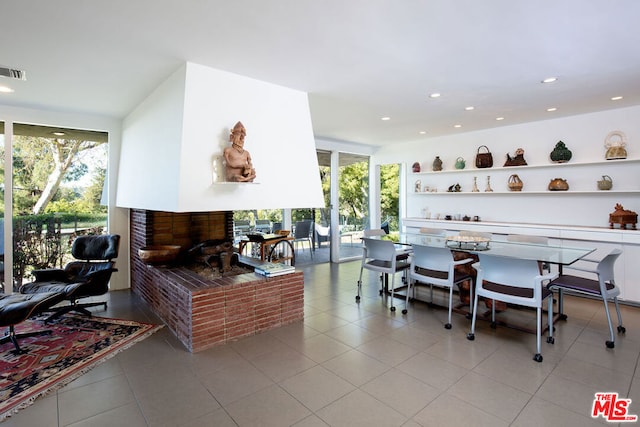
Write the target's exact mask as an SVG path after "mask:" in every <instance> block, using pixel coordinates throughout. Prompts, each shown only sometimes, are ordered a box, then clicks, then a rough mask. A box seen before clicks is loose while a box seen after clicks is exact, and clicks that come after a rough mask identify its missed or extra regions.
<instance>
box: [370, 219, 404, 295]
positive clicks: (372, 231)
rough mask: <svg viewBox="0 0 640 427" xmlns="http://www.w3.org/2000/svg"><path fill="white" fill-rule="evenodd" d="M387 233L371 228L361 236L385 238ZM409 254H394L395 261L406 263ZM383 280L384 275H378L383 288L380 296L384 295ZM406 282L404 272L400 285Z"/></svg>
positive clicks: (380, 229)
mask: <svg viewBox="0 0 640 427" xmlns="http://www.w3.org/2000/svg"><path fill="white" fill-rule="evenodd" d="M387 234H388V233H387V232H386V231H384V230H383V229H382V228H371V229H369V230H363V231H362V236H363V237H380V236H386V235H387ZM409 255H410V254H409V253H408V252H404V253H400V254H396V260H397V261H406V260H407V259H409ZM384 278H385V275H384V274H381V275H380V281H381V282H382V284H383V286H382V287H381V288H380V295H382V294H383V293H384ZM407 280H408V278H407V275H406V270H405V272H404V274H403V275H402V283H406V282H407Z"/></svg>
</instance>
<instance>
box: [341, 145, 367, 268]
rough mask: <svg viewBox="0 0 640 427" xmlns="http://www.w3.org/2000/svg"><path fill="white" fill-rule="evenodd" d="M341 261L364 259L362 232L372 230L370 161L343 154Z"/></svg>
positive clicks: (358, 156) (363, 157)
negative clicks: (369, 227) (370, 224)
mask: <svg viewBox="0 0 640 427" xmlns="http://www.w3.org/2000/svg"><path fill="white" fill-rule="evenodd" d="M338 158H339V160H338V164H339V170H338V212H339V215H340V216H339V224H340V260H347V259H353V258H358V257H361V256H362V243H361V241H360V237H362V231H363V230H364V229H365V228H368V226H369V157H368V156H362V155H356V154H348V153H339V157H338Z"/></svg>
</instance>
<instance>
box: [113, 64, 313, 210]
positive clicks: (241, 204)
mask: <svg viewBox="0 0 640 427" xmlns="http://www.w3.org/2000/svg"><path fill="white" fill-rule="evenodd" d="M238 121H241V122H242V123H243V124H244V126H245V128H246V130H247V134H246V137H245V145H244V148H245V149H246V150H248V151H249V152H250V153H251V157H252V159H253V165H254V167H255V169H256V174H257V176H256V179H255V181H254V182H253V183H226V182H222V181H223V180H224V170H223V165H222V152H223V150H224V148H226V147H227V146H229V145H230V143H229V134H230V129H231V128H232V127H233V126H234V125H235V124H236V122H238ZM116 205H117V206H119V207H125V208H138V209H150V210H158V211H166V212H204V211H218V210H244V209H279V208H313V207H323V206H324V199H323V196H322V187H321V183H320V174H319V171H318V160H317V156H316V152H315V141H314V138H313V130H312V125H311V115H310V111H309V102H308V99H307V94H306V93H304V92H300V91H296V90H292V89H288V88H284V87H282V86H277V85H274V84H271V83H266V82H262V81H258V80H255V79H250V78H247V77H243V76H239V75H237V74H231V73H227V72H223V71H220V70H215V69H212V68H208V67H204V66H201V65H198V64H193V63H186V64H185V65H184V66H182V67H181V68H180V69H179V70H178V71H176V72H175V73H174V74H173V75H172V76H171V77H169V78H168V79H167V80H166V81H165V82H164V83H163V84H161V85H160V86H159V87H158V88H157V89H156V90H155V91H154V92H153V93H152V94H151V95H150V96H149V97H147V99H145V100H144V101H143V102H142V103H141V104H140V105H139V106H138V107H137V108H136V109H135V110H134V111H133V112H132V113H131V114H130V115H129V116H127V118H126V119H125V120H124V123H123V134H122V148H121V153H120V164H119V175H118V190H117V198H116Z"/></svg>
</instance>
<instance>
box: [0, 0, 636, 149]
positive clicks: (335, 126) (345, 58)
mask: <svg viewBox="0 0 640 427" xmlns="http://www.w3.org/2000/svg"><path fill="white" fill-rule="evenodd" d="M0 16H2V32H3V37H2V38H0V66H8V67H12V68H19V69H22V70H24V71H26V75H27V80H26V81H18V80H12V79H8V78H2V77H0V85H10V86H11V87H12V88H13V89H15V92H14V93H11V94H0V104H6V105H15V106H24V107H31V108H39V109H55V110H61V111H71V112H74V111H78V112H82V113H89V114H99V115H107V116H113V117H118V118H121V117H124V116H126V115H127V113H128V112H130V111H131V110H132V109H133V108H134V107H135V106H136V105H137V104H138V103H139V102H140V101H141V100H142V99H144V97H145V96H146V95H148V94H149V93H150V92H151V91H152V90H153V89H154V88H155V87H156V86H157V85H158V84H159V83H160V82H161V81H163V80H164V79H166V78H167V77H168V76H169V75H170V74H171V73H172V72H174V71H175V70H176V69H178V67H179V66H180V65H181V64H183V63H184V62H185V61H191V62H195V63H198V64H202V65H206V66H210V67H213V68H218V69H221V70H226V71H231V72H235V73H237V74H241V75H245V76H249V77H253V78H256V79H259V80H264V81H268V82H272V83H275V84H280V85H283V86H286V87H290V88H294V89H298V90H301V91H305V92H308V93H309V99H310V105H311V112H312V120H313V126H314V133H315V134H316V136H317V137H324V138H329V139H337V140H343V141H351V142H358V143H365V144H374V145H385V144H391V143H395V142H403V141H411V140H419V139H423V138H424V139H426V138H430V137H434V136H439V135H447V134H452V133H459V132H468V131H473V130H478V129H484V128H490V127H495V126H505V125H512V124H515V123H522V122H527V121H534V120H544V119H548V118H555V117H560V116H567V115H575V114H581V113H586V112H593V111H601V110H606V109H611V108H620V107H626V106H631V105H638V104H640V48H639V47H638V46H640V30H639V28H638V27H639V25H640V1H637V0H608V1H598V0H555V1H551V0H541V1H526V0H521V1H514V0H486V1H478V0H233V1H229V0H109V1H98V0H65V1H62V2H61V1H51V0H20V1H11V2H9V1H3V2H2V4H1V5H0ZM549 76H557V77H558V79H559V80H558V81H557V82H555V83H552V84H546V85H544V84H541V83H540V81H541V80H542V79H543V78H546V77H549ZM432 92H439V93H441V94H442V96H441V97H440V98H439V99H435V100H434V99H429V97H428V94H430V93H432ZM618 95H621V96H624V98H623V99H622V100H620V101H615V102H614V101H611V99H610V98H611V97H613V96H618ZM467 106H474V107H475V110H473V111H465V109H464V108H465V107H467ZM549 107H556V108H557V109H558V110H557V111H555V112H552V113H550V112H547V111H546V110H547V108H549ZM383 116H388V117H391V120H388V121H382V120H381V117H383ZM496 117H504V120H503V121H496ZM0 119H2V118H1V117H0ZM239 119H241V118H239ZM455 124H461V125H462V127H461V128H454V125H455ZM420 131H426V133H425V134H424V135H422V134H420V133H419V132H420ZM283 132H286V127H285V128H283Z"/></svg>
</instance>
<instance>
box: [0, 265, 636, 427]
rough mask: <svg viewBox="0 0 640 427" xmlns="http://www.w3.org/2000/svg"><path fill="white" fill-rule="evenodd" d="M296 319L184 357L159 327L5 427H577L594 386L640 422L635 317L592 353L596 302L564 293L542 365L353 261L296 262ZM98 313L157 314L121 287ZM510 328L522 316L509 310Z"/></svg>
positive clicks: (598, 331)
mask: <svg viewBox="0 0 640 427" xmlns="http://www.w3.org/2000/svg"><path fill="white" fill-rule="evenodd" d="M302 269H303V270H304V271H305V280H306V284H305V307H306V309H305V320H304V322H298V323H296V324H292V325H289V326H286V327H283V328H280V329H276V330H274V331H271V332H267V333H264V334H261V335H257V336H254V337H250V338H246V339H242V340H239V341H237V342H234V343H230V344H227V345H224V346H219V347H215V348H212V349H209V350H207V351H203V352H200V353H197V354H191V353H189V352H187V351H186V350H185V349H184V348H183V347H182V345H181V344H180V343H179V342H178V341H177V340H176V339H175V338H174V337H173V336H172V334H171V333H170V332H169V331H168V330H167V329H166V328H164V329H163V330H161V331H160V332H158V333H156V334H154V335H153V336H152V337H150V338H148V339H146V340H145V341H143V342H141V343H138V344H136V345H135V346H133V347H132V348H130V349H128V350H126V351H124V352H122V353H120V354H119V355H117V356H116V357H114V358H112V359H110V360H109V361H107V362H105V363H104V364H102V365H100V366H99V367H97V368H96V369H94V370H92V371H90V372H88V373H87V374H85V375H84V376H82V377H80V378H79V379H77V380H76V381H74V382H72V383H70V384H69V385H67V386H66V387H64V388H62V389H60V390H59V391H58V392H56V393H52V394H50V395H48V396H46V397H44V398H40V399H38V400H37V401H36V402H35V403H34V405H32V406H31V407H29V408H27V409H25V410H23V411H20V412H19V413H18V414H17V415H15V416H13V417H11V418H9V419H8V420H7V421H5V422H4V425H5V426H7V427H9V426H29V427H33V426H39V427H46V426H121V425H122V426H128V427H137V426H194V427H195V426H198V427H200V426H258V425H260V426H298V427H303V426H327V425H329V426H359V425H361V426H465V425H467V426H507V425H512V426H545V425H549V426H585V425H598V424H599V425H602V424H607V422H606V421H604V420H603V419H602V418H599V419H596V420H594V419H592V418H591V417H590V413H591V407H592V403H593V399H594V393H595V392H605V391H616V392H618V393H619V394H620V395H621V396H624V397H629V398H631V399H632V403H631V406H630V413H632V414H640V373H638V374H636V371H637V367H638V358H639V350H640V309H638V308H634V307H629V306H625V307H623V319H624V320H625V325H626V327H627V333H626V335H625V336H621V337H620V338H619V339H618V340H617V343H616V348H615V349H613V350H608V349H606V348H605V345H604V341H605V338H606V334H607V332H606V321H605V319H604V313H603V310H602V307H601V303H598V302H595V301H591V300H586V299H581V298H575V297H568V298H567V303H566V312H567V313H568V315H569V319H568V321H566V322H560V323H558V324H557V329H556V343H555V345H550V344H547V343H546V342H544V339H543V344H542V345H543V351H542V354H543V356H544V361H543V362H542V363H536V362H534V361H533V360H532V356H533V353H534V350H535V335H531V334H527V333H522V332H519V331H516V330H513V329H509V328H503V327H499V328H497V329H491V328H490V327H489V325H488V324H487V322H483V321H481V322H479V325H478V329H477V331H476V340H475V341H473V342H471V341H468V340H467V339H466V334H467V332H468V330H469V326H470V321H469V320H467V319H466V317H465V316H463V315H454V319H453V320H454V321H453V328H452V329H451V330H446V329H444V328H443V324H444V322H445V321H446V311H445V310H443V309H437V308H431V307H429V306H427V305H426V304H423V303H414V304H411V305H410V307H409V313H408V314H407V315H404V316H403V315H402V314H401V312H400V309H401V308H403V307H404V303H403V302H401V301H400V300H397V302H396V305H397V306H398V307H399V310H398V311H397V312H395V313H391V312H390V311H389V309H388V308H387V305H386V304H387V303H388V301H386V298H383V297H380V296H379V295H378V291H377V289H378V286H379V285H378V283H379V282H378V278H377V277H376V276H375V275H374V274H369V273H368V272H365V278H366V280H365V282H366V283H365V284H364V295H365V296H364V297H363V300H362V301H361V303H360V304H356V303H355V298H354V296H355V283H356V281H357V277H358V273H359V262H348V263H343V264H333V265H331V264H320V265H313V266H306V267H302ZM96 314H97V315H101V316H111V317H120V318H130V319H135V320H140V321H151V322H159V320H158V319H157V318H156V317H155V316H154V315H153V314H152V313H151V312H150V311H149V310H148V308H147V307H146V306H145V305H144V304H143V303H141V302H140V301H139V300H138V299H137V298H135V297H134V296H132V295H131V294H130V293H129V291H118V292H112V294H111V295H110V304H109V309H108V310H107V311H106V312H104V311H103V312H97V313H96ZM505 314H506V315H508V316H510V318H511V321H528V322H531V321H532V320H533V319H534V317H532V315H533V313H531V312H525V313H522V312H520V311H517V310H512V309H510V310H508V311H507V312H506V313H505Z"/></svg>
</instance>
